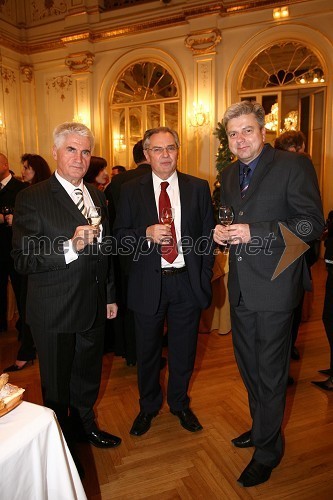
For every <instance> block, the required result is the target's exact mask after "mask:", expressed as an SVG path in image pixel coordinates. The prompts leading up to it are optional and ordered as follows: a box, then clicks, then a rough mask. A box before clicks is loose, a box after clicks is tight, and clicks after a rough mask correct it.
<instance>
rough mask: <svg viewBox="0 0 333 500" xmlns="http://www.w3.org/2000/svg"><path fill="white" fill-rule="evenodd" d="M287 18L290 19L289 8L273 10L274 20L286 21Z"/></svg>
mask: <svg viewBox="0 0 333 500" xmlns="http://www.w3.org/2000/svg"><path fill="white" fill-rule="evenodd" d="M286 17H289V9H288V7H277V8H276V9H273V19H275V20H277V19H285V18H286Z"/></svg>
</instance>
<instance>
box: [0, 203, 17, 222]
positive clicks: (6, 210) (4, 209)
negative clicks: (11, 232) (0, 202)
mask: <svg viewBox="0 0 333 500" xmlns="http://www.w3.org/2000/svg"><path fill="white" fill-rule="evenodd" d="M1 213H2V215H3V216H4V218H5V217H6V215H11V214H13V213H14V208H13V207H11V206H9V205H5V206H3V207H2V209H1ZM4 224H5V225H6V226H8V222H7V221H6V219H5V220H4Z"/></svg>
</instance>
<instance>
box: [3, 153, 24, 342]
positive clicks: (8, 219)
mask: <svg viewBox="0 0 333 500" xmlns="http://www.w3.org/2000/svg"><path fill="white" fill-rule="evenodd" d="M0 183H1V184H0V332H3V331H5V330H7V285H8V277H10V281H11V284H12V287H13V291H14V294H15V298H16V303H17V306H18V307H19V306H20V302H21V301H20V293H21V277H20V275H19V274H18V273H17V272H16V271H15V269H14V262H13V259H12V257H11V255H10V252H11V249H12V221H13V211H14V205H15V199H16V195H17V194H18V193H19V192H20V191H21V190H22V189H24V188H26V187H27V186H28V184H25V183H24V182H21V181H19V180H18V179H15V177H13V175H12V173H11V171H10V170H9V164H8V159H7V157H6V156H5V155H4V154H3V153H0ZM19 313H20V311H19Z"/></svg>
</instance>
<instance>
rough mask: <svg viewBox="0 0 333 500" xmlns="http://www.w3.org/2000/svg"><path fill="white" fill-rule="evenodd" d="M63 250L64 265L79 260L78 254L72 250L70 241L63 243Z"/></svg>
mask: <svg viewBox="0 0 333 500" xmlns="http://www.w3.org/2000/svg"><path fill="white" fill-rule="evenodd" d="M63 249H64V256H65V262H66V264H70V263H71V262H74V260H77V259H78V258H79V256H78V254H77V253H76V251H75V250H74V247H73V242H72V240H67V241H64V246H63Z"/></svg>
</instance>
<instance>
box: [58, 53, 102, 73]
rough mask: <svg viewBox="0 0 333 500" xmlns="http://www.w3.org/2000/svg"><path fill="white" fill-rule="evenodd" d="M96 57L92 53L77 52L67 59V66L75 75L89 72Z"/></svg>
mask: <svg viewBox="0 0 333 500" xmlns="http://www.w3.org/2000/svg"><path fill="white" fill-rule="evenodd" d="M94 59H95V55H94V54H92V52H89V51H87V52H76V53H75V54H69V55H68V56H67V57H66V59H65V64H66V66H68V68H69V69H70V70H71V71H73V72H74V73H80V72H83V71H87V70H88V69H89V68H90V66H92V65H93V63H94Z"/></svg>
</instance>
